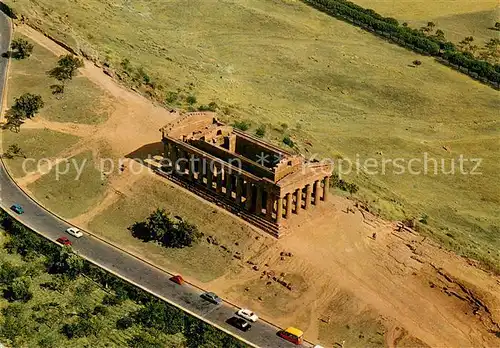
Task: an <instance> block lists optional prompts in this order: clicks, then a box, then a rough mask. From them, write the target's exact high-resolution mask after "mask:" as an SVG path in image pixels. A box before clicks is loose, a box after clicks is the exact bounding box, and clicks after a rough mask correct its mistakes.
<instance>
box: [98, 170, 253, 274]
mask: <svg viewBox="0 0 500 348" xmlns="http://www.w3.org/2000/svg"><path fill="white" fill-rule="evenodd" d="M156 208H164V209H165V210H166V211H167V212H168V213H170V214H171V216H180V217H182V218H183V219H185V220H187V221H189V222H191V223H194V224H195V225H196V226H198V228H199V229H200V231H201V232H203V233H204V234H205V237H206V236H209V235H212V236H215V237H216V238H217V240H218V241H219V242H220V243H221V245H225V246H227V247H228V248H229V249H231V250H232V251H233V253H234V252H235V251H239V252H240V253H242V254H243V255H244V254H246V253H247V252H249V250H248V249H247V248H246V245H247V243H248V242H249V241H250V238H251V237H252V236H254V235H255V234H256V233H255V232H253V231H252V230H251V229H250V228H249V227H247V226H246V225H244V224H243V223H240V222H238V221H235V220H234V218H232V217H231V216H229V215H227V214H225V213H222V212H220V211H218V210H217V209H215V208H214V207H211V206H210V205H208V204H206V203H204V202H202V201H200V200H198V199H195V198H193V197H192V196H190V195H189V194H186V193H185V192H184V191H182V190H180V189H178V188H175V187H173V186H171V185H169V184H167V183H165V182H163V181H161V180H160V179H157V178H154V177H152V178H151V177H148V178H145V179H141V180H140V181H138V182H137V184H136V185H134V186H133V187H132V189H131V190H130V192H125V195H124V196H120V198H119V199H118V201H117V202H116V203H115V204H113V205H112V206H111V207H109V208H108V209H106V210H105V211H104V212H102V213H101V214H100V215H98V216H96V217H95V218H94V219H93V220H92V221H91V222H90V223H89V228H90V229H91V230H92V231H94V233H97V234H101V235H102V236H103V237H106V238H107V239H108V240H110V241H112V242H114V243H116V244H119V245H120V246H121V247H123V248H125V249H127V250H129V251H132V252H134V253H137V254H139V255H141V256H142V257H146V258H148V259H149V260H150V261H152V262H154V263H155V264H157V265H158V266H160V267H164V268H165V269H167V270H168V269H171V270H175V271H176V272H180V273H182V274H183V275H185V276H188V277H194V278H196V279H197V280H200V281H202V282H208V281H210V280H212V279H215V278H217V277H219V276H221V275H223V274H224V273H226V272H227V271H228V270H229V267H231V260H233V253H228V252H224V251H223V250H221V248H220V247H218V246H214V245H210V244H208V243H207V242H206V241H205V238H203V239H202V241H201V242H200V243H198V244H197V245H195V246H193V247H190V248H183V249H167V248H164V247H161V246H158V245H156V244H154V243H143V242H141V241H140V240H138V239H136V238H134V237H132V235H131V234H130V232H129V231H128V230H127V229H128V227H129V226H131V225H132V224H133V223H134V222H136V221H141V220H143V219H145V218H146V217H147V216H148V215H149V214H150V213H151V212H153V210H155V209H156ZM235 242H237V243H238V244H239V245H235Z"/></svg>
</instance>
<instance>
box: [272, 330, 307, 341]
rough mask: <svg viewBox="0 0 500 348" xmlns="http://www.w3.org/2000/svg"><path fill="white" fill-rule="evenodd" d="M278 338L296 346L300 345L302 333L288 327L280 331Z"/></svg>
mask: <svg viewBox="0 0 500 348" xmlns="http://www.w3.org/2000/svg"><path fill="white" fill-rule="evenodd" d="M278 336H280V337H281V338H284V339H285V340H287V341H289V342H292V343H295V344H297V345H299V344H302V342H303V338H302V337H303V336H304V333H303V332H302V331H301V330H299V329H297V328H294V327H289V328H287V329H286V330H281V331H279V332H278Z"/></svg>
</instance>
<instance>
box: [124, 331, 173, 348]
mask: <svg viewBox="0 0 500 348" xmlns="http://www.w3.org/2000/svg"><path fill="white" fill-rule="evenodd" d="M160 337H161V336H160V335H159V332H156V330H147V331H143V332H141V333H138V334H135V335H134V336H132V338H130V339H129V340H128V341H127V345H128V346H129V347H132V348H158V347H165V346H166V345H165V342H162V340H161V338H160Z"/></svg>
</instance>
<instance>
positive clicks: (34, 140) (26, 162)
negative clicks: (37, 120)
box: [1, 129, 79, 178]
mask: <svg viewBox="0 0 500 348" xmlns="http://www.w3.org/2000/svg"><path fill="white" fill-rule="evenodd" d="M1 132H2V133H1V134H2V149H3V152H4V153H5V152H8V150H9V146H12V145H15V144H17V145H18V146H19V148H20V149H21V152H20V153H19V154H17V155H15V156H14V157H13V158H12V159H5V163H6V164H7V166H8V167H9V170H10V172H11V174H12V175H13V176H14V177H15V178H21V177H23V176H25V175H26V174H29V173H31V172H34V171H37V170H38V164H41V165H43V164H44V163H43V161H40V160H41V159H54V158H55V157H56V156H57V155H58V154H59V153H61V152H62V151H64V150H66V149H68V148H70V147H71V146H73V145H75V144H76V143H77V142H78V140H79V138H78V137H77V136H74V135H70V134H65V133H60V132H56V131H53V130H50V129H22V130H21V131H20V132H19V133H15V132H12V131H7V130H3V131H1ZM25 157H26V158H25ZM23 167H24V168H23Z"/></svg>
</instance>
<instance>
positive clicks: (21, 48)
mask: <svg viewBox="0 0 500 348" xmlns="http://www.w3.org/2000/svg"><path fill="white" fill-rule="evenodd" d="M10 47H11V49H12V51H13V53H12V57H14V58H16V59H24V58H28V57H29V56H30V55H31V53H32V52H33V45H32V44H31V43H29V42H28V41H26V40H24V39H21V38H18V39H14V40H13V41H12V43H11V45H10Z"/></svg>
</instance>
